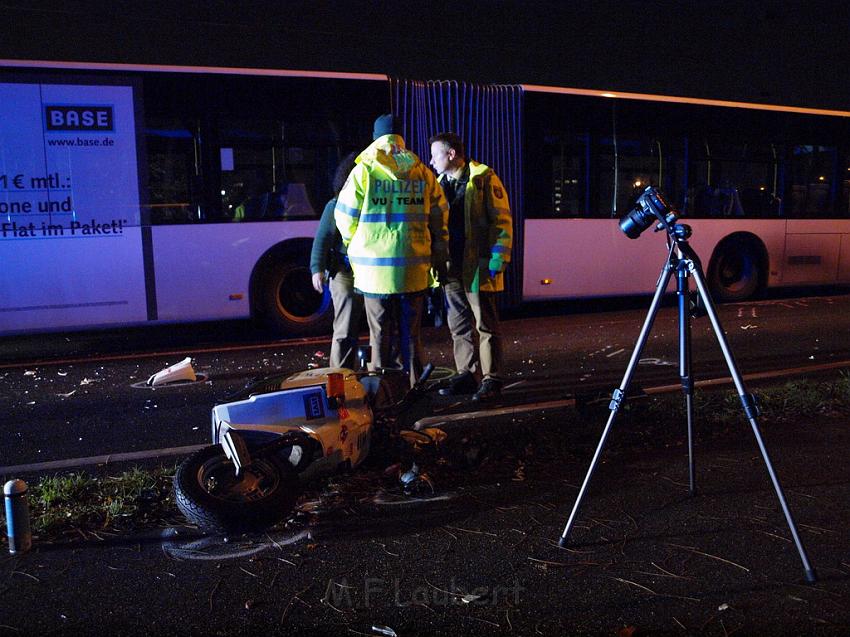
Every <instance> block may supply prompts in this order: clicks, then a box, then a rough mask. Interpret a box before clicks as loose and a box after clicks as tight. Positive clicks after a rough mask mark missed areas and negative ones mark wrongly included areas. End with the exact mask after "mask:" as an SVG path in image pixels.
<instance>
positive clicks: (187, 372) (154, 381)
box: [147, 357, 198, 387]
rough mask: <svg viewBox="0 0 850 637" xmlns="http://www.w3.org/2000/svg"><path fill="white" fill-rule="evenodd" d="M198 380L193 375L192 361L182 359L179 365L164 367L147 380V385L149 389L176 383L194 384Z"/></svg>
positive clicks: (187, 358)
mask: <svg viewBox="0 0 850 637" xmlns="http://www.w3.org/2000/svg"><path fill="white" fill-rule="evenodd" d="M197 379H198V377H197V376H196V375H195V370H194V369H192V359H191V358H189V357H186V358H184V359H183V360H182V361H180V362H179V363H175V364H174V365H171V366H170V367H166V368H165V369H163V370H162V371H159V372H157V373H156V374H154V375H153V376H151V377H150V378H148V380H147V384H148V385H149V386H151V387H156V386H157V385H166V384H168V383H176V382H181V381H182V382H186V381H189V382H194V381H196V380H197Z"/></svg>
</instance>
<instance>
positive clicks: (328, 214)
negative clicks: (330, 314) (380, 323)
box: [310, 153, 363, 369]
mask: <svg viewBox="0 0 850 637" xmlns="http://www.w3.org/2000/svg"><path fill="white" fill-rule="evenodd" d="M356 156H357V153H351V154H350V155H348V156H346V157H344V158H343V159H342V161H341V162H340V163H339V166H337V169H336V173H334V180H333V187H334V193H335V194H334V198H333V199H331V200H330V201H328V203H327V205H326V206H325V210H324V212H322V219H321V221H319V228H318V230H317V231H316V238H315V239H313V250H312V251H311V253H310V272H311V273H312V274H313V287H314V288H315V290H316V292H318V293H319V294H322V293H323V290H324V285H325V284H326V283H327V284H328V287H330V290H331V298H332V299H333V304H334V332H333V340H332V341H331V357H330V361H329V365H330V366H331V367H347V368H348V369H356V367H355V365H356V364H357V336H358V334H359V332H360V322H361V320H362V317H363V297H362V296H361V295H360V294H358V293H357V292H356V291H355V290H354V273H353V272H352V271H351V265H349V263H348V256H347V255H346V253H345V246H344V245H343V244H342V237H341V236H340V234H339V231H338V230H337V229H336V222H335V221H334V208H335V207H336V199H337V196H339V191H340V190H342V186H343V185H344V184H345V180H346V178H347V177H348V173H350V172H351V169H352V168H354V158H355V157H356ZM328 277H329V278H330V281H328Z"/></svg>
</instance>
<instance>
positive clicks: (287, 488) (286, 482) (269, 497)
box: [174, 446, 298, 535]
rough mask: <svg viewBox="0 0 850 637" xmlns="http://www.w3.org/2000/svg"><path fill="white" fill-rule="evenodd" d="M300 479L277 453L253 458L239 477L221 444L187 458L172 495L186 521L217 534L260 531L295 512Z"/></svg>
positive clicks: (181, 466) (182, 464)
mask: <svg viewBox="0 0 850 637" xmlns="http://www.w3.org/2000/svg"><path fill="white" fill-rule="evenodd" d="M297 497H298V477H297V475H296V474H295V471H294V470H293V469H292V466H291V465H290V464H289V463H288V462H287V461H286V460H283V459H281V458H280V457H278V456H277V455H270V456H266V457H260V458H255V459H254V460H253V461H252V463H251V465H250V466H248V467H244V468H243V469H242V473H241V475H240V476H238V477H237V476H236V472H235V470H234V467H233V463H232V462H231V461H230V460H229V459H228V458H227V456H225V455H224V452H223V451H222V450H221V447H219V446H211V447H205V448H203V449H201V450H199V451H197V452H195V453H194V454H192V455H191V456H189V457H188V458H186V460H184V461H183V462H182V463H181V464H180V466H179V467H178V468H177V473H176V474H175V475H174V499H175V501H176V503H177V508H178V509H180V512H181V513H182V514H183V515H184V516H186V519H187V520H189V521H190V522H191V523H193V524H195V525H197V526H198V527H199V528H200V529H201V530H203V531H205V532H207V533H213V534H223V535H227V534H233V533H245V532H249V531H256V530H259V529H262V528H264V527H267V526H271V525H272V524H274V523H275V522H277V521H278V520H280V519H281V518H282V517H283V516H284V515H286V513H288V512H289V511H291V510H292V507H293V506H294V505H295V500H296V499H297Z"/></svg>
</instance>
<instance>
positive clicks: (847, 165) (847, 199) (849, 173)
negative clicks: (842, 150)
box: [835, 155, 850, 219]
mask: <svg viewBox="0 0 850 637" xmlns="http://www.w3.org/2000/svg"><path fill="white" fill-rule="evenodd" d="M840 196H841V200H840V202H839V204H838V209H837V210H836V211H835V212H836V215H835V216H836V217H840V218H842V219H847V218H850V155H848V156H846V157H845V158H844V162H843V163H842V164H841V193H840Z"/></svg>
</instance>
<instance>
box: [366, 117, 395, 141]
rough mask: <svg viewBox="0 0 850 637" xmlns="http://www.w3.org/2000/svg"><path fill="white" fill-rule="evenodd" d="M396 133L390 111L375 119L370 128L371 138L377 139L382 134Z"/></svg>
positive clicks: (393, 118)
mask: <svg viewBox="0 0 850 637" xmlns="http://www.w3.org/2000/svg"><path fill="white" fill-rule="evenodd" d="M396 133H398V128H397V126H396V120H395V117H393V114H392V113H384V114H383V115H381V116H380V117H379V118H378V119H376V120H375V126H374V128H373V129H372V139H373V140H375V139H378V138H379V137H381V136H382V135H392V134H396Z"/></svg>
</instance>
